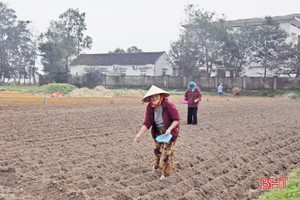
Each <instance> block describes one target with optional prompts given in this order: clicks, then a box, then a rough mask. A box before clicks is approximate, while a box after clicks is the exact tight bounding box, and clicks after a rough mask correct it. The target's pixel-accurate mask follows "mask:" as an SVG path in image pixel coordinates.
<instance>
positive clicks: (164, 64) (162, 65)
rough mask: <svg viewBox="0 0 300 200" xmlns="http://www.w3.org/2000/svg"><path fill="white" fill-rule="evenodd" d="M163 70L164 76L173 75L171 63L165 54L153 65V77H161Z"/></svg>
mask: <svg viewBox="0 0 300 200" xmlns="http://www.w3.org/2000/svg"><path fill="white" fill-rule="evenodd" d="M163 69H165V75H170V76H172V75H173V65H172V62H171V61H170V60H169V57H168V56H167V54H165V53H164V54H163V55H162V56H161V57H160V58H159V59H158V60H157V61H156V63H155V76H162V75H163Z"/></svg>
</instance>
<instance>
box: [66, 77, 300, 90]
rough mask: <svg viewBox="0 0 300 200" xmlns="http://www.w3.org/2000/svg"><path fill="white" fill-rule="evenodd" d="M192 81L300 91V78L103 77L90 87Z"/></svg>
mask: <svg viewBox="0 0 300 200" xmlns="http://www.w3.org/2000/svg"><path fill="white" fill-rule="evenodd" d="M190 81H194V82H196V83H197V85H199V87H200V88H201V89H202V90H215V89H216V88H217V86H218V85H219V84H220V83H223V85H224V88H226V89H227V90H230V89H232V88H234V87H239V88H241V89H242V90H243V91H246V90H300V78H282V77H267V78H263V77H234V78H230V77H226V78H220V77H197V78H192V79H188V78H186V77H179V76H176V77H175V76H103V77H102V78H101V79H99V80H98V81H97V82H94V83H93V84H88V85H89V86H91V85H94V86H97V85H103V86H105V87H107V88H124V87H126V88H145V87H149V86H151V85H156V86H158V87H162V88H169V89H186V88H187V85H188V83H189V82H190ZM70 84H73V85H76V86H78V87H86V86H87V84H86V82H84V80H83V77H82V76H72V78H71V80H70Z"/></svg>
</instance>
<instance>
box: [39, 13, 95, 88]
mask: <svg viewBox="0 0 300 200" xmlns="http://www.w3.org/2000/svg"><path fill="white" fill-rule="evenodd" d="M85 30H86V24H85V13H80V12H79V10H78V9H76V10H74V9H71V8H70V9H68V10H67V11H66V12H64V13H63V14H61V15H60V16H59V19H58V20H57V21H52V22H51V24H50V27H49V29H48V31H47V32H46V33H44V34H41V37H40V39H41V42H40V44H39V49H40V51H41V52H42V63H43V66H44V71H45V72H46V73H47V74H48V75H49V76H50V79H51V80H53V81H59V82H67V81H68V74H69V64H70V62H71V61H72V60H73V59H74V58H76V57H77V56H78V55H79V54H80V53H81V52H82V51H83V50H84V49H90V48H91V45H92V38H91V37H89V36H84V31H85ZM58 75H59V76H60V77H57V78H55V76H58Z"/></svg>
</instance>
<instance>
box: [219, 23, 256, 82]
mask: <svg viewBox="0 0 300 200" xmlns="http://www.w3.org/2000/svg"><path fill="white" fill-rule="evenodd" d="M253 31H254V27H252V26H242V27H240V28H238V29H237V30H232V31H230V32H229V33H228V34H227V36H226V39H225V40H224V41H225V42H224V46H223V47H222V60H223V66H224V68H225V69H226V70H227V71H230V76H231V77H233V76H237V77H240V76H241V75H242V74H243V73H244V72H245V70H246V68H247V67H248V66H249V64H250V63H251V61H250V60H251V59H250V58H251V49H252V44H253V42H254V41H253V40H254V38H253Z"/></svg>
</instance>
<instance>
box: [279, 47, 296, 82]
mask: <svg viewBox="0 0 300 200" xmlns="http://www.w3.org/2000/svg"><path fill="white" fill-rule="evenodd" d="M279 59H280V61H279V66H278V68H276V69H275V72H276V73H277V74H283V75H287V76H289V77H291V76H292V75H295V77H299V76H300V43H298V45H292V44H288V45H286V46H285V48H282V50H281V52H280V54H279Z"/></svg>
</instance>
